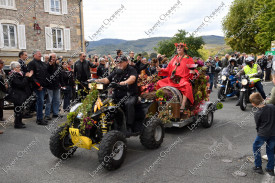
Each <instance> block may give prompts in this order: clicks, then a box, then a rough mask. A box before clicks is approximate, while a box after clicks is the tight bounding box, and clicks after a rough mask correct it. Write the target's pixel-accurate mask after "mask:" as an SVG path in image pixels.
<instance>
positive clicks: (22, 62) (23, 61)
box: [18, 51, 28, 74]
mask: <svg viewBox="0 0 275 183" xmlns="http://www.w3.org/2000/svg"><path fill="white" fill-rule="evenodd" d="M18 56H19V60H18V62H19V64H20V65H21V72H23V74H25V73H26V72H28V68H27V65H26V61H27V58H28V54H27V52H25V51H20V52H19V55H18Z"/></svg>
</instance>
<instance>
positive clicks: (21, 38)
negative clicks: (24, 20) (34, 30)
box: [18, 25, 26, 49]
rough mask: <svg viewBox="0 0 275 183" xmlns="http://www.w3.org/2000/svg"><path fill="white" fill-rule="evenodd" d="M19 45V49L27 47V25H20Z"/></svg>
mask: <svg viewBox="0 0 275 183" xmlns="http://www.w3.org/2000/svg"><path fill="white" fill-rule="evenodd" d="M18 45H19V49H26V33H25V25H18Z"/></svg>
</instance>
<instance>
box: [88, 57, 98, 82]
mask: <svg viewBox="0 0 275 183" xmlns="http://www.w3.org/2000/svg"><path fill="white" fill-rule="evenodd" d="M93 60H94V62H93V64H98V63H99V62H98V56H97V55H95V56H94V59H93ZM88 61H91V58H88ZM90 69H91V74H92V78H94V79H97V78H98V75H97V67H94V68H90Z"/></svg>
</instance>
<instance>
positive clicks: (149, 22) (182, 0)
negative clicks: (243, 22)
mask: <svg viewBox="0 0 275 183" xmlns="http://www.w3.org/2000/svg"><path fill="white" fill-rule="evenodd" d="M232 2H233V0H209V1H206V0H166V1H164V0H104V1H102V0H83V9H84V35H85V39H86V40H87V41H97V40H100V39H105V38H113V39H125V40H137V39H142V38H149V37H172V36H173V35H174V34H176V33H177V32H178V30H179V29H183V30H186V31H187V32H189V33H190V34H194V35H195V36H202V35H218V36H223V31H222V23H221V22H222V19H223V18H224V17H225V16H226V14H227V13H228V11H229V8H230V5H231V3H232Z"/></svg>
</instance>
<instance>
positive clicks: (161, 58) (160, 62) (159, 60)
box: [157, 54, 163, 67]
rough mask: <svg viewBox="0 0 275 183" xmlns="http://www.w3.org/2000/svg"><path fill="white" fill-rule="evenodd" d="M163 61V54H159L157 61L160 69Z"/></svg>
mask: <svg viewBox="0 0 275 183" xmlns="http://www.w3.org/2000/svg"><path fill="white" fill-rule="evenodd" d="M162 60H163V57H162V55H161V54H158V55H157V61H158V62H159V65H160V67H161V64H162Z"/></svg>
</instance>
